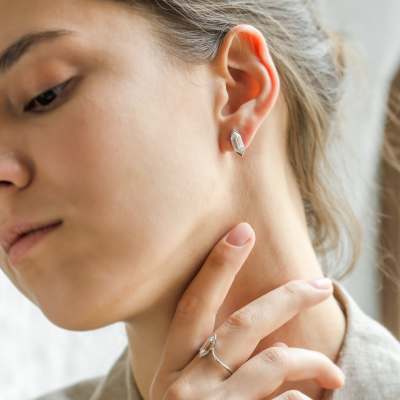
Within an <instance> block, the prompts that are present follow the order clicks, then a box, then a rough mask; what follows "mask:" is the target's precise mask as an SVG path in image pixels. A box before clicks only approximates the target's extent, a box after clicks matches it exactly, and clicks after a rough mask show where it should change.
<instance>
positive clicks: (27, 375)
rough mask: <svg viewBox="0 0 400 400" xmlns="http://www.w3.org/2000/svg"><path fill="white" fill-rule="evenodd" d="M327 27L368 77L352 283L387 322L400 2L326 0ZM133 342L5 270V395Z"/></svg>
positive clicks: (350, 134)
mask: <svg viewBox="0 0 400 400" xmlns="http://www.w3.org/2000/svg"><path fill="white" fill-rule="evenodd" d="M317 6H318V9H319V10H320V13H321V16H322V18H323V20H324V21H325V23H326V25H327V27H329V28H331V29H334V30H341V31H343V32H344V33H345V35H346V38H347V42H348V44H349V46H350V47H351V48H352V49H353V51H354V52H355V53H356V54H357V57H358V60H359V63H360V65H361V66H362V68H363V70H364V73H365V79H364V80H363V79H362V77H361V74H360V73H359V71H358V70H357V69H356V67H354V66H353V67H352V69H351V73H350V76H349V79H348V82H347V89H348V90H347V96H346V100H345V104H346V113H347V122H346V124H345V126H344V136H345V143H346V148H347V150H346V152H347V153H346V154H345V159H346V160H347V163H346V165H343V164H340V168H341V169H340V171H339V172H340V175H341V179H342V182H343V183H344V185H345V186H346V188H347V193H348V195H349V199H350V201H351V203H352V204H353V206H354V207H355V209H356V212H357V215H358V216H359V218H360V219H361V221H362V223H363V229H364V233H365V235H366V245H365V246H364V250H363V253H362V255H361V258H360V261H359V263H358V265H357V268H356V270H355V271H354V273H352V274H351V275H350V276H349V277H348V278H346V279H345V280H344V283H345V286H346V287H347V288H348V289H349V291H350V293H351V294H352V295H353V297H354V298H355V299H356V301H357V302H358V303H359V304H360V306H361V307H362V308H363V310H364V311H365V312H366V313H368V314H369V315H371V316H372V317H374V318H375V319H379V314H378V309H379V308H378V291H379V284H378V279H377V271H376V268H375V266H374V263H375V251H376V246H375V243H376V235H375V222H374V216H375V212H376V196H375V194H374V191H373V188H372V185H371V182H373V181H374V180H375V179H376V176H377V167H378V160H379V152H380V146H381V140H382V127H383V120H384V116H385V109H386V100H387V94H388V89H389V85H390V82H391V80H392V79H393V77H394V75H395V72H396V71H397V69H398V65H399V63H400V23H399V17H400V1H398V0H334V1H332V0H318V1H317ZM126 345H127V340H126V337H125V331H124V326H123V324H122V323H120V324H115V325H113V326H110V327H107V328H104V329H100V330H96V331H90V332H69V331H65V330H62V329H60V328H57V327H55V326H54V325H52V324H51V323H50V322H49V321H48V320H47V319H46V318H45V317H44V316H43V314H42V313H41V311H40V310H38V309H37V308H36V307H35V306H34V305H33V304H31V303H30V302H29V301H28V300H27V299H26V298H25V297H23V296H22V295H21V294H20V293H19V292H18V291H17V290H16V289H15V288H14V287H13V286H12V285H11V283H10V282H9V281H8V279H7V278H6V277H5V275H4V274H3V273H2V272H0V400H29V399H32V398H34V397H37V396H39V395H41V394H43V393H46V392H48V391H51V390H54V389H57V388H60V387H62V386H67V385H70V384H73V383H75V382H77V381H80V380H83V379H86V378H90V377H94V376H98V375H103V374H105V373H106V372H107V371H108V369H109V367H110V366H111V365H112V363H113V362H114V361H115V359H116V358H117V357H118V355H119V354H120V353H121V352H122V351H123V349H124V347H125V346H126Z"/></svg>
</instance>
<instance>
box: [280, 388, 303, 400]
mask: <svg viewBox="0 0 400 400" xmlns="http://www.w3.org/2000/svg"><path fill="white" fill-rule="evenodd" d="M306 398H307V397H305V396H304V395H303V394H302V393H300V392H299V391H298V390H290V391H289V392H285V393H284V394H283V395H282V400H305V399H306Z"/></svg>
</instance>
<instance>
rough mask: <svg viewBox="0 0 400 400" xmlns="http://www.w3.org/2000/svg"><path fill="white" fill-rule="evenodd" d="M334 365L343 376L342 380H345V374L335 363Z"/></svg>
mask: <svg viewBox="0 0 400 400" xmlns="http://www.w3.org/2000/svg"><path fill="white" fill-rule="evenodd" d="M335 367H336V368H337V369H338V371H339V373H340V376H341V377H342V378H343V380H344V381H345V380H346V375H345V374H344V372H343V371H342V370H341V369H340V368H339V367H338V366H337V365H336V364H335Z"/></svg>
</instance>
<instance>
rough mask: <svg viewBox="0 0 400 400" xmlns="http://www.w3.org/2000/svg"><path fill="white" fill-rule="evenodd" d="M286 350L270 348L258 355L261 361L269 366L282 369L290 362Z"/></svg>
mask: <svg viewBox="0 0 400 400" xmlns="http://www.w3.org/2000/svg"><path fill="white" fill-rule="evenodd" d="M285 350H286V349H284V348H280V347H271V348H269V349H266V350H264V351H263V352H262V353H260V357H261V360H262V361H263V362H264V363H266V364H267V365H269V366H272V367H274V368H278V369H283V368H284V367H286V366H287V364H288V363H289V362H290V355H289V353H288V352H287V351H285Z"/></svg>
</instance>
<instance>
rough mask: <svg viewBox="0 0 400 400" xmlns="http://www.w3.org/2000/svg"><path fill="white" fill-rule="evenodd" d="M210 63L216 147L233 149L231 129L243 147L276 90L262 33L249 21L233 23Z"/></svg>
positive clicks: (275, 76) (272, 101) (273, 100)
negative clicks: (215, 76)
mask: <svg viewBox="0 0 400 400" xmlns="http://www.w3.org/2000/svg"><path fill="white" fill-rule="evenodd" d="M211 66H212V69H213V71H214V73H215V74H218V78H219V79H220V84H219V85H218V86H217V91H219V93H217V101H216V105H215V107H216V109H215V114H216V118H217V120H218V123H219V127H220V130H219V132H220V138H219V144H220V150H221V152H222V153H226V152H233V151H236V149H235V148H234V144H233V142H232V140H231V133H232V132H233V130H236V131H237V132H238V133H239V134H240V136H241V139H242V141H243V145H244V149H245V148H247V147H248V146H249V145H250V143H251V141H252V140H253V138H254V136H255V134H256V132H257V130H258V128H259V127H260V125H261V124H262V122H263V121H264V120H265V118H266V117H267V116H268V114H269V113H270V111H271V109H272V108H273V106H274V105H275V103H276V100H277V98H278V95H279V90H280V82H279V76H278V73H277V71H276V68H275V65H274V62H273V60H272V58H271V56H270V54H269V51H268V47H267V43H266V41H265V38H264V36H263V35H262V33H261V32H260V31H259V30H258V29H256V28H255V27H253V26H251V25H237V26H235V27H234V28H233V29H231V30H230V31H229V32H228V33H227V35H226V36H225V38H224V39H223V41H222V43H221V46H220V48H219V50H218V53H217V56H216V57H215V58H214V60H213V62H212V65H211ZM244 149H243V151H244ZM243 151H241V150H240V151H239V152H242V154H243ZM236 152H237V151H236ZM238 154H239V153H238ZM239 155H240V154H239Z"/></svg>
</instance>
